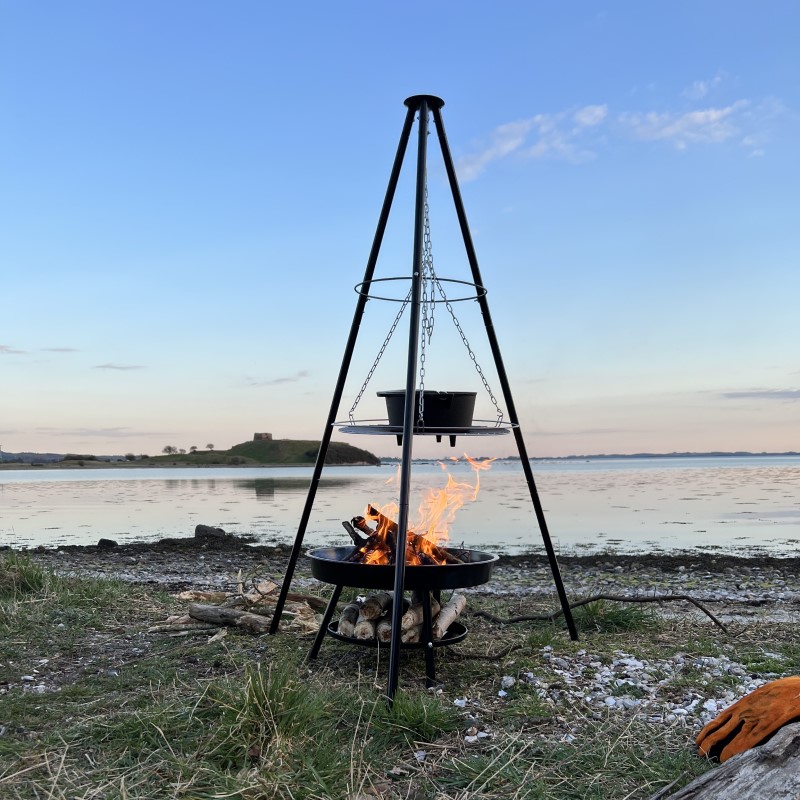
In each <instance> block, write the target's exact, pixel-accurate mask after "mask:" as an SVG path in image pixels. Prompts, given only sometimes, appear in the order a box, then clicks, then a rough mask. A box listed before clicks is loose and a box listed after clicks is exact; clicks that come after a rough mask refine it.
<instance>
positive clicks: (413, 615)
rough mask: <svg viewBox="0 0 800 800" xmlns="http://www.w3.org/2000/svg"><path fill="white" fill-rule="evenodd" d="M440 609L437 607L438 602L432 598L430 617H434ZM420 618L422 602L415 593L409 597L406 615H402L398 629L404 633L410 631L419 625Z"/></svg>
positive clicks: (420, 622)
mask: <svg viewBox="0 0 800 800" xmlns="http://www.w3.org/2000/svg"><path fill="white" fill-rule="evenodd" d="M440 608H441V606H440V605H439V601H438V600H437V599H436V598H435V597H432V598H431V616H432V617H436V615H437V614H438V613H439V609H440ZM422 616H423V614H422V600H421V599H420V598H419V597H418V596H417V595H416V592H414V593H413V594H412V595H411V605H410V606H409V607H408V610H407V611H406V613H405V614H403V619H402V620H401V623H400V629H401V630H402V631H403V632H405V631H409V630H411V629H412V628H413V627H415V626H417V625H421V624H422Z"/></svg>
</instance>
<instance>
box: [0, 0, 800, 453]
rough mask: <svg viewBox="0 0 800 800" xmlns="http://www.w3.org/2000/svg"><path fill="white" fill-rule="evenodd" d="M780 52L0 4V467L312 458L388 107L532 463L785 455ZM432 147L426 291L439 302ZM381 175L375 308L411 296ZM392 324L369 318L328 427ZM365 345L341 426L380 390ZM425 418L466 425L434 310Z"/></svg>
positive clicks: (615, 23)
mask: <svg viewBox="0 0 800 800" xmlns="http://www.w3.org/2000/svg"><path fill="white" fill-rule="evenodd" d="M798 33H800V6H798V5H797V4H796V3H794V2H788V1H787V2H769V0H768V1H767V2H764V3H759V4H754V3H751V2H696V1H695V2H676V1H675V0H672V1H671V2H652V3H634V2H608V3H590V2H504V3H497V4H491V5H490V4H487V3H477V2H459V3H456V2H432V3H431V2H429V3H419V2H406V3H402V4H400V3H398V4H389V3H376V2H371V3H367V2H342V3H337V4H331V3H321V2H319V3H317V2H314V3H309V2H298V3H294V4H278V3H269V2H248V1H247V0H240V1H239V2H229V3H222V2H202V1H200V2H198V0H192V2H188V0H187V1H185V2H184V1H182V0H173V1H172V2H161V1H160V0H159V2H148V1H147V0H140V1H139V2H136V3H131V2H127V3H126V2H113V0H112V1H111V2H109V1H108V0H104V1H103V2H88V1H85V0H83V1H82V0H76V1H75V2H70V3H61V2H22V1H19V2H15V1H10V0H0V270H1V271H2V284H0V287H2V288H0V293H1V294H0V381H1V384H0V387H1V388H0V444H1V445H2V448H3V450H4V451H7V452H8V451H11V452H16V451H22V450H34V451H45V450H47V451H55V452H66V451H70V452H93V453H125V452H134V453H150V454H153V453H157V452H160V450H161V448H162V447H163V446H164V445H167V444H170V445H174V446H177V447H184V448H187V449H188V448H189V447H190V446H192V445H196V446H198V447H200V448H203V447H205V445H206V444H207V443H214V444H215V445H216V446H217V447H229V446H231V445H233V444H235V443H237V442H240V441H244V440H246V439H249V438H250V437H251V436H252V434H253V432H254V431H262V430H263V431H270V432H272V433H273V434H274V435H275V436H276V438H314V439H319V438H320V436H321V433H322V426H323V424H324V422H325V419H326V416H327V412H328V408H329V405H330V400H331V396H332V392H333V388H334V384H335V381H336V376H337V372H338V367H339V364H340V363H341V358H342V353H343V349H344V345H345V341H346V337H347V333H348V331H349V328H350V322H351V320H352V315H353V310H354V308H355V303H356V295H355V293H354V292H353V286H354V284H356V283H357V282H358V281H360V280H361V278H362V277H363V273H364V266H365V264H366V259H367V256H368V253H369V248H370V245H371V243H372V238H373V235H374V232H375V225H376V223H377V219H378V213H379V210H380V205H381V202H382V200H383V195H384V192H385V189H386V183H387V180H388V177H389V171H390V168H391V163H392V159H393V157H394V153H395V150H396V147H397V142H398V138H399V135H400V131H401V127H402V123H403V119H404V116H405V107H404V106H403V100H404V99H405V98H406V97H407V96H409V95H412V94H419V93H430V94H436V95H439V96H441V97H442V98H443V99H444V100H445V102H446V105H445V107H444V109H443V117H444V123H445V127H446V132H447V136H448V140H449V144H450V147H451V150H452V152H453V155H454V159H455V161H456V169H457V172H458V175H459V180H460V182H461V188H462V193H463V197H464V202H465V206H466V211H467V215H468V218H469V222H470V226H471V229H472V232H473V236H474V241H475V246H476V250H477V255H478V259H479V262H480V265H481V271H482V273H483V278H484V282H485V284H486V287H487V289H488V301H489V305H490V308H491V310H492V315H493V317H494V321H495V326H496V329H497V334H498V338H499V342H500V347H501V350H502V352H503V357H504V360H505V365H506V369H507V372H508V374H509V379H510V381H511V387H512V390H513V394H514V398H515V401H516V405H517V409H518V412H519V414H520V419H521V423H522V428H523V431H524V432H525V435H526V440H527V443H528V448H529V451H530V452H531V454H535V455H565V454H570V453H598V452H620V453H630V452H640V451H655V452H670V451H684V450H692V451H704V450H755V451H762V450H789V449H794V450H800V423H799V422H798V420H799V419H800V413H799V412H800V363H799V362H798V357H797V352H798V345H800V321H799V320H800V314H799V313H798V311H797V305H798V297H800V277H798V275H800V270H798V253H800V225H798V222H797V215H798V208H800V203H799V202H798V201H799V200H800V196H799V195H800V165H799V164H798V149H797V142H798V141H800V125H799V124H798V111H799V110H800V98H799V97H798V91H799V87H800V57H799V56H798V55H797V38H798ZM412 142H415V139H412ZM432 145H433V146H432V147H431V148H430V153H431V158H430V164H429V192H430V205H431V227H432V241H433V257H434V264H435V266H436V270H437V274H438V275H439V276H440V277H451V278H456V279H467V278H468V270H467V264H466V259H465V257H464V250H463V245H462V244H461V242H460V240H459V238H458V236H457V231H456V227H455V222H454V213H453V209H452V201H451V200H450V198H449V196H448V191H447V187H446V185H445V182H444V175H443V169H442V165H441V158H440V156H439V153H438V148H437V147H436V146H435V142H433V141H432ZM414 152H415V146H414V145H412V147H411V148H410V153H411V154H412V155H413V153H414ZM413 171H414V163H413V158H411V157H409V158H407V160H406V165H405V169H404V172H403V175H402V176H401V184H400V188H399V192H398V197H397V200H396V203H395V208H394V210H393V214H392V217H391V220H390V225H389V230H388V231H387V238H386V243H385V245H384V248H383V250H382V255H381V260H380V262H379V264H378V271H377V276H378V277H390V276H405V275H407V274H408V273H409V271H410V263H411V256H412V243H413V229H412V224H411V214H412V211H413V209H412V202H413ZM396 310H397V307H396V306H395V305H394V304H390V303H378V302H370V303H369V304H368V306H367V313H366V315H365V319H364V324H363V327H362V331H361V334H360V337H359V341H358V346H357V348H356V353H355V356H354V361H353V366H352V369H351V370H350V377H349V381H348V386H347V387H346V391H345V397H344V400H343V403H342V408H341V409H340V413H339V416H340V418H342V419H344V418H346V417H347V411H348V409H349V407H350V404H351V403H352V401H353V399H354V397H355V394H356V393H357V391H358V389H359V388H360V386H361V384H362V382H363V380H364V378H365V377H366V374H367V372H368V370H369V367H370V364H371V363H372V360H373V359H374V357H375V355H376V353H377V351H378V348H379V346H380V343H381V341H382V340H383V338H384V336H385V335H386V333H387V331H388V328H389V325H390V323H391V320H392V317H393V316H394V314H395V312H396ZM456 311H457V314H458V315H459V319H460V320H461V322H462V325H463V327H464V329H465V331H466V332H467V335H468V337H469V340H470V342H471V344H472V345H473V347H474V350H475V353H476V355H477V357H478V361H479V363H480V364H481V365H482V366H483V368H484V371H485V372H486V374H487V377H488V379H489V383H490V385H491V386H492V388H494V389H498V387H497V381H496V377H495V374H494V369H493V363H492V359H491V355H490V354H489V351H488V346H487V344H486V337H485V333H484V330H483V325H482V322H481V320H480V316H479V314H478V313H477V308H476V304H475V303H461V304H459V305H458V307H457V308H456ZM398 330H399V333H398V335H397V336H395V337H394V339H393V340H392V342H391V343H390V346H389V349H388V351H387V354H386V356H385V358H384V359H383V360H382V361H381V364H380V365H379V367H378V370H377V371H376V374H375V376H374V378H373V379H372V381H371V383H370V385H369V387H368V390H367V392H366V394H365V398H364V400H363V401H362V402H361V404H360V405H359V407H358V409H357V411H356V417H359V418H372V417H379V416H382V415H383V413H384V412H383V410H382V401H379V400H378V399H377V398H376V397H375V392H376V391H379V390H381V389H395V388H399V387H401V386H402V385H403V384H404V381H405V352H406V344H407V333H406V329H405V327H404V323H401V327H400V328H399V329H398ZM426 387H427V388H434V389H455V390H476V391H478V393H479V394H478V406H477V415H478V416H479V417H481V418H491V417H492V409H491V404H490V403H489V402H488V397H487V396H486V394H485V392H483V390H482V388H481V384H480V381H479V379H478V377H477V375H476V373H475V371H474V369H473V368H472V366H471V364H470V362H469V359H468V357H467V356H466V354H465V351H464V349H463V347H461V345H460V342H459V340H458V337H457V336H456V335H455V333H454V331H453V327H452V324H451V323H450V321H449V318H448V317H447V315H446V314H442V313H441V309H440V310H439V312H438V313H437V327H436V332H435V334H434V338H433V340H432V343H431V345H430V360H429V362H428V369H427V377H426ZM335 438H337V439H340V440H347V441H350V442H351V443H353V444H356V445H359V446H364V447H367V448H369V449H371V450H373V451H374V452H377V453H379V454H381V455H399V450H397V449H396V448H395V447H394V445H393V441H392V440H390V439H385V438H373V437H357V438H356V437H345V436H343V435H340V434H338V433H337V434H336V437H335ZM474 441H475V442H476V444H475V445H474V446H473V444H472V443H471V442H466V443H462V442H459V445H462V444H464V446H466V447H467V450H468V452H470V453H471V454H476V455H477V454H489V455H495V454H499V455H505V454H512V453H513V452H514V446H513V441H512V439H511V437H497V438H495V439H492V440H489V439H483V440H474ZM447 449H448V448H445V447H444V446H438V447H437V446H435V445H434V444H433V443H432V442H431V441H430V440H418V443H417V444H415V454H417V455H436V454H440V453H441V454H443V455H449V453H448V452H447ZM459 449H460V448H459Z"/></svg>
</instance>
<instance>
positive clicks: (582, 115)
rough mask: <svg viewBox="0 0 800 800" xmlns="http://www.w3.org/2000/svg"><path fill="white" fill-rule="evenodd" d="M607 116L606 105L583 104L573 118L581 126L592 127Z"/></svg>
mask: <svg viewBox="0 0 800 800" xmlns="http://www.w3.org/2000/svg"><path fill="white" fill-rule="evenodd" d="M607 116H608V106H606V105H602V106H584V107H583V108H580V109H578V110H577V111H576V112H575V114H574V115H573V119H574V120H575V122H577V123H578V125H579V126H580V127H582V128H593V127H594V126H595V125H599V124H600V123H601V122H602V121H603V120H604V119H605V118H606V117H607Z"/></svg>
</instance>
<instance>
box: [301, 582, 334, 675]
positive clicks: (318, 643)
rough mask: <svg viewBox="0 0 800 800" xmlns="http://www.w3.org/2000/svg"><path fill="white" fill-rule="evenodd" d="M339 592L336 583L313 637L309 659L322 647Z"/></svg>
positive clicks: (315, 655) (314, 656)
mask: <svg viewBox="0 0 800 800" xmlns="http://www.w3.org/2000/svg"><path fill="white" fill-rule="evenodd" d="M341 593H342V587H341V586H340V585H338V584H337V585H336V586H334V587H333V594H332V595H331V599H330V600H329V601H328V607H327V608H326V609H325V616H324V617H323V618H322V622H321V624H320V626H319V630H318V631H317V637H316V638H315V639H314V644H313V645H312V647H311V651H310V652H309V654H308V657H309V659H314V658H316V657H317V655H318V654H319V648H320V647H322V640H323V639H324V638H325V634H326V633H327V632H328V625H330V624H331V620H332V619H333V612H334V611H336V604H337V603H338V602H339V595H340V594H341Z"/></svg>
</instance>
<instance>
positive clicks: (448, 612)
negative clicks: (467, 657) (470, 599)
mask: <svg viewBox="0 0 800 800" xmlns="http://www.w3.org/2000/svg"><path fill="white" fill-rule="evenodd" d="M466 605H467V598H466V597H464V595H463V594H454V595H453V596H452V597H451V598H450V600H449V601H448V602H447V603H445V604H444V605H443V606H442V609H441V611H440V612H439V614H438V615H437V617H436V619H435V620H434V621H433V638H434V639H441V638H442V637H443V636H444V635H445V634H446V633H447V629H448V628H449V627H450V626H451V625H452V624H453V622H455V619H456V617H457V616H458V615H459V614H460V613H461V612H462V611H463V610H464V609H465V608H466Z"/></svg>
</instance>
